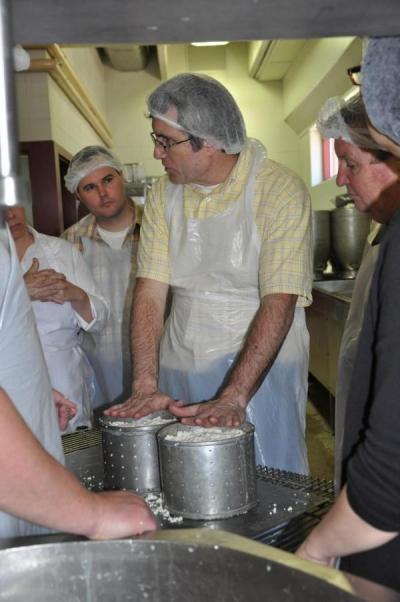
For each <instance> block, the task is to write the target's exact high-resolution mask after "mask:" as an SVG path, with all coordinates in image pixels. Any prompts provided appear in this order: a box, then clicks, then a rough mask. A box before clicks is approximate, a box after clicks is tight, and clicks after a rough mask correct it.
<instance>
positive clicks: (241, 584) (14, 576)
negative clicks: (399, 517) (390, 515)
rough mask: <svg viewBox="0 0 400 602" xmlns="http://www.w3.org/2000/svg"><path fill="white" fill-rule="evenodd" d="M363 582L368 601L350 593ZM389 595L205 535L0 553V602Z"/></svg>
mask: <svg viewBox="0 0 400 602" xmlns="http://www.w3.org/2000/svg"><path fill="white" fill-rule="evenodd" d="M329 581H331V583H329ZM361 582H363V585H364V590H361V592H362V593H363V594H366V596H365V598H364V596H362V598H361V597H360V598H358V597H357V595H355V594H353V593H351V591H357V589H356V588H355V587H354V585H357V587H359V585H360V583H361ZM371 588H372V589H371ZM392 593H393V596H392V597H390V594H389V597H388V590H386V589H385V588H380V586H374V584H369V582H365V581H364V580H357V578H355V581H354V582H353V581H352V582H350V580H349V579H348V578H346V577H345V576H344V575H342V574H340V573H339V572H338V571H334V570H333V569H327V568H325V567H316V566H315V565H311V563H305V561H302V560H300V559H299V558H296V557H294V556H293V555H292V554H287V553H284V552H281V551H280V550H276V549H273V548H270V547H269V546H266V545H264V544H260V543H256V542H253V541H251V540H249V539H247V538H244V537H239V536H234V535H232V534H229V533H225V532H223V531H211V530H210V529H201V530H198V529H194V530H181V531H179V532H177V531H173V532H168V531H164V532H160V533H158V534H157V533H155V534H152V535H151V536H150V537H149V538H141V539H136V540H135V539H127V540H117V541H109V542H100V541H98V542H95V541H79V542H76V541H75V542H67V543H51V544H44V545H43V544H42V545H32V546H28V547H19V548H10V549H6V550H1V551H0V599H1V600H8V601H9V602H26V600H29V601H30V602H50V601H51V602H53V601H54V600H57V602H83V601H85V602H86V601H91V600H95V601H96V602H110V601H113V602H128V601H138V600H140V601H142V600H144V601H145V602H178V601H179V602H181V601H182V600H185V602H203V601H204V600H218V602H232V601H233V600H234V601H235V602H259V601H260V600H273V601H274V602H289V601H291V600H292V601H294V600H296V602H309V601H310V600H315V601H320V600H323V602H355V600H361V599H368V600H374V602H383V601H384V600H385V601H386V602H388V601H389V600H390V601H391V602H394V601H396V602H398V600H399V596H396V594H395V593H394V592H392ZM384 594H386V597H384Z"/></svg>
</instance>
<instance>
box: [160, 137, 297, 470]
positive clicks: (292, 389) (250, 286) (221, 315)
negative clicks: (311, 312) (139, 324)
mask: <svg viewBox="0 0 400 602" xmlns="http://www.w3.org/2000/svg"><path fill="white" fill-rule="evenodd" d="M252 144H253V145H254V151H255V159H254V162H253V169H252V172H251V173H250V176H249V178H248V181H247V185H246V187H245V190H244V191H243V196H242V198H241V199H239V200H238V201H237V202H235V203H233V204H231V205H230V206H229V207H228V209H227V210H225V211H224V212H223V213H220V214H218V215H216V216H215V217H211V218H207V219H203V220H196V219H187V218H186V217H185V215H184V208H183V186H180V185H174V184H172V183H169V184H168V191H167V203H166V219H167V223H168V224H169V231H170V238H169V241H170V242H169V249H170V252H169V253H170V266H171V286H172V292H173V297H172V307H171V313H170V315H169V317H168V320H167V323H166V326H165V330H164V333H163V337H162V340H161V347H160V376H159V388H160V390H161V391H162V392H164V393H166V394H168V395H170V396H171V397H173V398H175V399H182V400H185V401H188V402H189V403H196V402H199V401H203V400H208V399H212V398H213V397H215V396H216V395H217V394H218V391H219V390H220V389H221V388H222V387H223V383H224V380H225V379H226V377H227V375H228V373H229V370H230V368H231V367H232V364H233V363H234V360H235V358H236V356H237V354H238V352H239V351H240V348H241V346H242V343H243V340H244V338H245V336H246V333H247V330H248V328H249V325H250V323H251V321H252V319H253V317H254V315H255V313H256V312H257V310H258V308H259V306H260V292H259V285H258V270H259V259H260V246H261V244H260V240H259V236H258V232H257V227H256V224H255V221H254V216H253V209H252V200H253V196H254V181H255V177H256V174H257V169H258V167H259V165H260V163H261V162H262V161H263V159H264V158H265V149H264V147H263V146H262V145H261V144H260V143H257V142H256V141H254V142H252ZM308 351H309V336H308V331H307V328H306V324H305V316H304V309H303V308H297V309H296V310H295V316H294V320H293V324H292V326H291V328H290V330H289V332H288V334H287V336H286V339H285V341H284V343H283V345H282V347H281V350H280V352H279V354H278V356H277V358H276V359H275V361H274V364H273V366H272V368H271V369H270V371H269V373H268V375H267V377H266V378H265V379H264V381H263V382H262V384H261V386H260V387H259V389H258V391H257V392H256V394H255V395H254V396H253V398H252V400H251V401H250V403H249V405H248V407H247V419H248V420H249V421H250V422H252V423H253V424H254V426H255V452H256V462H257V463H258V464H262V465H266V466H271V467H274V468H279V469H284V470H289V471H294V472H298V473H307V472H308V462H307V451H306V445H305V411H306V399H307V373H308Z"/></svg>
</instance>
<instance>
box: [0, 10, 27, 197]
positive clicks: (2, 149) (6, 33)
mask: <svg viewBox="0 0 400 602" xmlns="http://www.w3.org/2000/svg"><path fill="white" fill-rule="evenodd" d="M10 5H11V2H9V0H0V207H1V206H11V205H18V204H21V203H25V202H27V200H28V197H27V187H26V185H25V184H24V182H23V181H22V180H21V178H20V176H19V175H18V136H17V126H16V109H15V81H14V68H13V55H12V43H11V39H10V32H11V31H12V27H11V14H10V13H11V11H10Z"/></svg>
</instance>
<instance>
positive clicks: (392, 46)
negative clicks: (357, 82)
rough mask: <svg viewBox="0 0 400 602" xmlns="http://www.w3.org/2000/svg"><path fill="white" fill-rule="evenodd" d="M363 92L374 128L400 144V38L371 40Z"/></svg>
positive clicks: (363, 66) (363, 72) (362, 82)
mask: <svg viewBox="0 0 400 602" xmlns="http://www.w3.org/2000/svg"><path fill="white" fill-rule="evenodd" d="M361 73H362V80H361V91H362V95H363V99H364V103H365V107H366V109H367V113H368V117H369V119H370V121H371V123H372V125H373V126H374V127H375V128H376V129H377V130H379V131H380V132H382V134H385V135H386V136H389V138H391V139H392V140H394V141H395V142H396V143H397V144H400V77H399V75H400V37H396V38H369V39H368V40H367V44H366V47H365V52H364V57H363V62H362V67H361Z"/></svg>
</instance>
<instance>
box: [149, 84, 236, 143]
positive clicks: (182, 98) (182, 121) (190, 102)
mask: <svg viewBox="0 0 400 602" xmlns="http://www.w3.org/2000/svg"><path fill="white" fill-rule="evenodd" d="M147 106H148V110H149V113H150V115H151V117H154V118H156V119H161V120H162V121H165V122H166V123H168V125H171V126H172V127H175V128H178V129H180V130H184V131H185V132H187V133H188V134H190V135H192V136H195V137H197V138H201V139H202V140H206V141H207V142H208V143H209V144H211V145H212V146H214V147H215V148H218V149H223V150H224V151H225V152H226V153H227V154H229V155H234V154H236V153H239V152H240V151H241V150H242V149H243V147H244V145H245V143H246V128H245V125H244V121H243V117H242V114H241V112H240V109H239V107H238V106H237V104H236V102H235V100H234V98H233V96H232V95H231V93H230V92H229V91H228V90H227V89H226V88H225V87H224V86H223V85H222V84H220V83H219V82H218V81H217V80H215V79H213V78H212V77H208V76H205V75H201V76H200V75H193V74H190V73H182V74H180V75H177V76H175V77H172V78H171V79H169V80H168V81H166V82H164V83H163V84H161V85H160V86H159V87H158V88H156V90H154V92H153V93H152V94H150V96H149V98H148V99H147ZM170 109H176V111H177V116H176V118H174V117H173V116H170V115H167V113H168V111H169V110H170Z"/></svg>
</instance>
